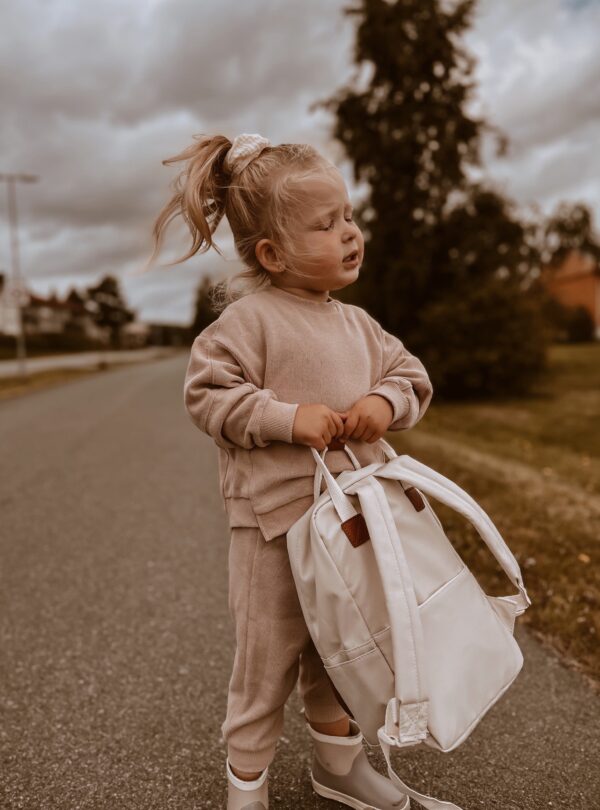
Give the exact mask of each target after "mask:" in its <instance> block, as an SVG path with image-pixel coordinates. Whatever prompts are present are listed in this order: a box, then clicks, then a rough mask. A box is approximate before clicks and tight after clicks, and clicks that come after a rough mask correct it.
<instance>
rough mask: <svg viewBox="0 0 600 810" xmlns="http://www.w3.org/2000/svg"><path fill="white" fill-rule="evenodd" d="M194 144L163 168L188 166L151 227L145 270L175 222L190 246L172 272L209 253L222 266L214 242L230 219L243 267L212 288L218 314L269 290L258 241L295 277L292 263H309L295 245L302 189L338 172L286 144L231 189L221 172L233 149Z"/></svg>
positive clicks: (220, 142)
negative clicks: (248, 296)
mask: <svg viewBox="0 0 600 810" xmlns="http://www.w3.org/2000/svg"><path fill="white" fill-rule="evenodd" d="M193 138H194V140H195V141H196V142H195V143H193V144H191V145H190V146H189V147H187V148H186V149H184V150H183V152H180V153H179V154H177V155H174V156H173V157H170V158H167V159H166V160H163V161H162V163H163V165H165V166H167V165H169V164H172V163H178V162H179V161H185V163H186V165H185V168H183V169H182V170H181V171H180V172H179V174H178V175H177V176H176V177H175V179H174V180H173V181H172V182H171V188H172V189H173V194H172V196H171V198H170V200H169V201H168V202H167V203H166V204H165V206H164V207H163V208H162V210H161V211H160V213H159V214H158V216H157V218H156V220H155V222H154V226H153V229H152V234H153V241H154V248H153V251H152V255H151V256H150V258H149V260H148V263H147V266H149V265H150V264H151V263H152V262H153V260H154V259H155V257H156V255H157V254H158V252H159V250H160V248H161V245H162V242H163V239H164V234H165V230H166V228H167V226H168V225H169V223H170V222H171V221H172V220H173V219H174V218H175V217H177V216H181V217H182V218H183V220H184V221H185V223H186V225H187V226H188V228H189V230H190V233H191V235H192V245H191V247H190V249H189V250H188V252H187V253H186V254H185V255H184V256H181V257H180V258H179V259H176V260H174V261H172V262H169V263H168V264H169V265H174V264H180V263H181V262H184V261H186V260H187V259H189V258H191V257H192V256H193V255H194V254H196V253H204V252H206V251H207V250H209V249H210V248H211V247H212V248H214V249H215V250H216V251H217V253H218V254H219V255H220V256H221V257H222V258H224V257H223V254H222V253H221V251H220V249H219V247H218V246H217V244H216V243H215V242H214V240H213V234H214V232H215V230H216V228H217V226H218V225H219V223H220V221H221V219H222V218H223V216H226V217H227V221H228V222H229V225H230V228H231V231H232V234H233V240H234V245H235V249H236V252H237V254H238V256H239V257H240V259H241V260H242V262H243V263H244V264H245V266H246V267H245V269H244V270H243V271H241V272H240V273H237V274H235V275H234V276H232V277H229V278H227V279H225V280H224V281H222V282H220V283H219V284H217V285H215V286H213V287H212V288H211V290H210V298H211V304H212V307H213V309H214V310H215V311H217V312H219V311H221V310H222V309H224V308H225V307H226V306H227V305H228V304H229V303H231V302H232V301H234V300H236V299H237V298H240V297H241V296H242V295H246V294H248V293H251V292H254V291H256V290H258V289H261V288H262V287H264V286H268V285H269V284H270V273H269V271H268V270H266V269H265V268H264V267H263V266H262V265H261V264H260V262H259V261H258V259H257V257H256V254H255V246H256V244H257V242H258V241H259V240H260V239H263V238H266V239H270V240H272V241H273V243H274V244H275V245H276V247H277V254H278V259H279V261H280V265H281V267H282V269H284V270H291V271H292V272H295V271H294V270H293V266H294V258H296V259H297V258H298V257H299V256H303V257H307V258H308V260H309V261H310V258H311V257H310V255H309V254H308V253H307V252H306V251H304V250H303V249H302V248H301V247H300V246H299V245H298V244H297V240H295V239H294V226H295V225H296V226H297V222H298V216H299V213H300V210H301V209H302V210H305V209H306V206H307V203H308V202H309V200H308V199H307V197H306V194H303V191H302V187H303V184H304V182H305V181H306V180H307V179H309V178H313V177H318V178H319V179H327V178H328V177H331V176H332V174H333V173H335V172H337V173H338V175H339V172H338V169H337V167H336V166H335V164H333V163H331V161H329V160H327V159H326V158H324V157H323V156H322V155H321V154H320V153H319V152H318V151H317V150H316V149H315V148H314V147H313V146H310V145H309V144H304V143H282V144H279V145H278V146H266V147H265V148H264V149H263V150H262V151H261V152H260V154H259V155H258V156H257V157H256V158H254V159H253V160H251V161H250V163H249V164H248V165H247V166H246V167H245V168H243V169H242V170H241V171H240V172H238V173H236V174H234V181H232V175H231V173H230V172H229V171H227V170H226V169H225V168H224V166H223V161H224V159H225V156H226V154H227V152H228V151H229V149H230V147H231V145H232V141H230V140H229V139H228V138H227V137H225V136H224V135H215V136H212V137H211V136H205V135H194V136H193ZM234 171H235V169H234ZM163 266H164V265H163ZM297 274H298V273H297ZM298 275H302V274H298ZM239 282H242V288H241V289H240V288H239V286H238V283H239ZM236 287H237V288H236Z"/></svg>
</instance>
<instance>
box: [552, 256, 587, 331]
mask: <svg viewBox="0 0 600 810" xmlns="http://www.w3.org/2000/svg"><path fill="white" fill-rule="evenodd" d="M542 278H543V280H544V286H545V287H546V289H547V290H548V292H549V294H550V295H551V296H552V297H553V298H555V299H556V300H557V301H558V302H559V303H561V304H563V305H564V306H567V307H577V306H581V307H584V308H585V309H586V310H587V311H588V312H589V313H590V315H591V316H592V319H593V321H594V326H595V334H596V338H597V339H600V266H599V265H598V262H597V261H596V260H595V259H594V258H593V257H592V256H590V255H589V254H586V253H582V252H581V251H579V250H572V251H571V252H570V253H569V254H567V256H566V257H565V259H564V260H563V261H562V263H561V264H560V265H558V266H557V267H554V266H547V267H545V268H544V269H543V271H542Z"/></svg>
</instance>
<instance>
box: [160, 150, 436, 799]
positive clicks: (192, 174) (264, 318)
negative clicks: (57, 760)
mask: <svg viewBox="0 0 600 810" xmlns="http://www.w3.org/2000/svg"><path fill="white" fill-rule="evenodd" d="M195 141H196V142H195V143H194V144H192V145H191V146H190V147H189V148H188V149H186V150H185V151H184V152H182V153H181V154H179V155H176V156H175V157H172V158H169V159H167V160H165V161H163V163H165V164H169V163H173V162H176V161H185V162H186V168H185V169H184V170H182V171H181V172H180V174H179V175H178V176H177V178H176V180H175V181H174V183H173V189H174V194H173V196H172V198H171V199H170V201H169V202H168V203H167V204H166V205H165V207H164V208H163V210H162V211H161V213H160V214H159V216H158V218H157V220H156V223H155V226H154V253H153V256H155V255H156V253H157V252H158V249H159V247H160V244H161V242H162V238H163V233H164V229H165V227H166V226H167V225H168V223H169V222H170V221H171V220H172V219H173V218H174V217H175V216H177V215H181V216H183V218H184V220H185V222H186V224H187V225H188V227H189V229H190V231H191V234H192V239H193V242H192V246H191V248H190V250H189V252H188V253H187V254H186V255H185V256H183V257H182V258H181V259H179V260H178V262H180V261H184V260H185V259H187V258H189V257H190V256H192V255H193V254H195V253H196V252H198V251H199V252H204V251H206V250H208V249H209V248H210V247H211V246H212V247H214V248H215V250H217V252H219V253H220V251H219V250H218V248H217V247H216V245H215V244H214V242H213V239H212V235H213V233H214V231H215V229H216V227H217V225H218V224H219V222H220V220H221V219H222V217H223V216H224V215H226V217H227V220H228V222H229V225H230V226H231V230H232V233H233V238H234V243H235V247H236V250H237V253H238V255H239V256H240V258H241V260H242V261H243V263H244V265H245V268H246V269H245V270H244V271H243V272H241V273H239V274H238V275H237V276H235V277H234V278H233V279H230V280H229V281H228V282H227V281H226V282H224V283H222V284H221V285H219V286H217V287H216V288H213V293H212V296H213V297H212V300H213V305H214V307H215V311H217V312H220V314H219V316H218V317H217V318H216V320H214V321H213V322H212V323H211V324H210V325H209V326H207V327H206V328H205V329H203V330H202V331H201V332H200V334H199V335H198V336H197V337H196V338H195V340H194V342H193V345H192V349H191V354H190V358H189V364H188V368H187V373H186V377H185V383H184V401H185V406H186V408H187V412H188V413H189V415H190V418H191V420H192V421H193V422H194V424H195V425H197V427H198V428H200V430H202V431H203V432H205V433H207V434H208V435H209V436H211V437H212V439H213V440H214V442H215V444H216V445H217V448H218V463H219V482H220V489H221V494H222V498H223V503H224V506H225V510H226V514H227V517H228V522H229V527H230V532H231V540H230V546H229V611H230V615H231V618H232V621H233V623H234V627H235V638H236V645H237V648H236V653H235V658H234V662H233V671H232V674H231V679H230V682H229V691H228V697H227V711H226V716H225V719H224V722H223V725H222V734H223V741H224V742H225V743H226V746H227V758H226V762H225V772H226V774H227V781H228V805H227V806H228V809H229V810H267V808H268V792H267V775H268V766H269V764H270V763H271V761H272V759H273V757H274V755H275V748H276V743H277V740H278V739H279V736H280V734H281V732H282V729H283V723H284V706H285V703H286V701H287V699H288V697H289V695H290V694H291V692H292V690H293V689H294V687H295V685H296V683H298V688H299V693H300V696H301V699H302V702H303V707H304V708H303V711H304V715H305V719H306V721H307V729H308V732H309V735H310V737H311V739H312V741H313V745H314V752H313V760H312V771H311V778H312V784H313V787H314V789H315V790H316V791H317V793H319V794H320V795H322V796H326V797H328V798H331V799H336V800H337V801H339V802H341V803H342V804H345V805H348V806H350V807H354V808H367V807H368V808H377V810H391V808H394V810H402V808H408V807H409V799H408V796H406V795H405V794H403V793H400V792H399V791H398V790H397V789H396V788H395V787H394V786H393V785H392V783H391V782H390V780H389V779H388V778H387V777H385V776H383V775H382V774H380V773H378V772H377V771H376V770H374V769H373V768H372V767H371V765H370V764H369V761H368V759H367V757H366V754H365V752H364V749H363V747H362V735H361V733H360V729H359V728H358V726H357V724H356V723H355V721H354V720H353V719H350V718H349V716H348V714H347V713H346V711H345V710H344V708H343V707H342V705H341V704H340V702H339V701H338V699H337V697H336V693H335V691H334V689H333V685H332V683H331V681H330V680H329V678H328V677H327V674H326V672H325V669H324V667H323V664H322V662H321V659H320V657H319V655H318V653H317V651H316V649H315V647H314V645H313V643H312V641H311V638H310V636H309V633H308V629H307V627H306V624H305V622H304V619H303V616H302V611H301V608H300V604H299V601H298V597H297V593H296V589H295V585H294V581H293V578H292V574H291V569H290V564H289V559H288V556H287V546H286V532H287V530H288V529H289V528H290V526H291V525H292V524H293V523H294V522H295V521H296V520H297V519H298V518H299V517H300V516H301V515H302V514H303V513H304V512H305V511H306V510H307V509H308V508H309V507H310V506H311V505H312V503H313V500H314V497H313V482H314V474H315V464H314V458H313V456H312V453H311V451H310V449H309V448H310V447H315V448H316V449H317V450H325V448H328V452H327V453H326V455H325V459H326V463H327V466H328V468H329V469H330V470H331V472H332V473H334V474H336V473H339V472H341V471H342V470H345V469H353V465H352V462H351V460H350V458H349V456H348V454H347V453H346V452H345V451H344V449H343V448H344V444H345V443H348V445H349V446H350V447H351V449H352V450H353V451H354V453H355V455H356V456H357V458H358V460H359V461H360V462H361V465H363V466H365V465H367V464H371V463H373V462H375V461H383V460H385V455H384V453H383V450H382V449H381V447H380V445H379V444H378V443H377V440H378V439H379V438H381V437H382V436H383V434H384V433H385V432H386V431H387V430H407V429H409V428H411V427H412V426H413V425H415V424H416V422H418V421H419V420H420V419H421V417H422V416H423V414H424V413H425V411H426V409H427V407H428V406H429V402H430V400H431V397H432V393H433V389H432V386H431V382H430V380H429V377H428V375H427V372H426V370H425V368H424V367H423V365H422V363H421V362H420V361H419V360H418V359H417V358H416V357H414V356H413V355H412V354H410V352H408V351H407V350H406V348H405V347H404V345H403V344H402V342H401V341H400V340H399V339H398V338H396V337H394V336H393V335H391V334H390V333H388V332H386V331H385V330H384V329H383V328H382V327H381V326H380V324H379V323H378V322H377V321H376V320H375V319H374V318H372V317H371V316H370V315H369V314H368V313H367V312H366V311H365V310H364V309H362V308H361V307H359V306H355V305H352V304H344V303H342V302H340V301H338V300H337V299H334V298H332V297H331V296H330V294H329V293H330V291H331V290H339V289H342V288H343V287H346V286H347V285H348V284H352V282H354V281H355V280H356V279H357V277H358V273H359V268H360V265H361V262H362V258H363V250H364V241H363V237H362V234H361V232H360V230H359V228H358V227H357V225H356V224H355V222H354V221H353V219H352V205H351V203H350V200H349V198H348V193H347V190H346V186H345V183H344V180H343V178H342V176H341V174H340V172H339V171H338V169H337V168H336V167H335V165H333V164H332V163H331V162H330V161H328V160H327V159H325V158H324V157H323V156H322V155H320V154H319V153H318V152H317V151H316V150H315V149H314V148H313V147H311V146H309V145H306V144H280V145H278V146H273V145H271V144H270V142H269V141H268V140H267V139H266V138H264V137H261V136H260V135H248V134H244V135H238V136H237V137H236V138H235V139H234V140H233V142H231V141H230V140H228V139H227V138H226V137H224V136H220V135H219V136H215V137H203V136H195ZM176 263H177V262H176ZM240 280H241V281H242V282H245V283H246V287H245V289H244V290H242V291H240V290H239V289H238V290H236V289H235V282H239V281H240ZM324 485H325V484H324V482H323V487H324Z"/></svg>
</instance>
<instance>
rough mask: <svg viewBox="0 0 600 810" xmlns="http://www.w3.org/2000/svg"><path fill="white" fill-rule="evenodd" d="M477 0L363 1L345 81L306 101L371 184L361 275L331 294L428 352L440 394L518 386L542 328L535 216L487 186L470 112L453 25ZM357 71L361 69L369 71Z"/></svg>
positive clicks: (522, 386) (530, 366) (532, 364)
mask: <svg viewBox="0 0 600 810" xmlns="http://www.w3.org/2000/svg"><path fill="white" fill-rule="evenodd" d="M475 5H476V3H475V0H459V2H455V3H453V4H452V5H450V4H448V3H442V2H441V1H440V0H401V2H394V1H393V0H390V1H389V2H386V0H360V1H359V2H358V3H357V4H356V5H354V6H351V7H347V8H346V9H344V13H345V14H349V15H352V16H354V17H356V19H357V27H356V40H355V48H354V59H355V62H356V65H357V67H358V71H357V75H356V76H355V78H354V80H353V81H352V82H351V85H350V86H347V87H343V88H341V89H340V90H339V91H338V92H337V93H336V94H334V95H333V96H332V97H331V98H329V99H326V100H321V101H319V102H317V103H316V104H315V105H313V107H320V106H323V107H326V108H327V109H329V110H330V111H332V112H333V113H334V116H335V118H334V132H333V134H334V137H335V138H336V139H337V140H339V141H340V142H341V143H342V145H343V147H344V149H345V152H346V154H347V155H348V158H349V159H350V160H351V162H352V164H353V169H354V176H355V180H356V181H357V182H359V183H362V182H365V181H366V186H367V188H368V193H367V195H366V197H365V198H364V200H363V201H362V203H361V204H359V205H358V206H357V212H356V215H357V219H358V221H359V224H360V225H361V227H362V229H363V231H364V233H365V237H366V242H367V244H366V253H365V262H364V264H363V269H362V271H361V276H360V277H359V279H358V281H357V282H356V284H355V285H352V287H350V288H347V290H345V291H344V292H343V293H341V294H340V297H341V298H343V299H344V300H347V301H354V302H356V303H360V304H361V305H362V306H364V307H365V308H366V309H367V310H368V311H369V312H371V314H372V315H373V316H374V317H376V318H377V319H378V320H379V321H380V322H381V324H382V326H383V327H384V328H385V329H387V330H388V331H390V332H392V333H394V334H396V335H398V336H399V337H401V339H402V340H403V341H404V343H405V344H406V346H407V348H408V349H409V350H411V351H413V352H415V353H417V354H418V355H419V356H420V357H421V359H422V360H423V362H424V363H425V364H426V366H427V368H428V371H429V373H430V376H431V378H432V381H433V384H434V387H435V390H436V394H437V395H438V396H441V397H446V396H447V397H465V396H467V397H468V396H480V395H489V394H500V393H502V394H513V393H519V392H524V391H526V390H527V389H528V387H529V386H530V385H531V383H532V382H533V380H534V379H535V377H536V376H537V374H538V373H539V372H540V371H541V370H542V369H543V368H544V365H545V349H546V346H547V343H548V339H549V333H548V330H547V329H546V327H545V322H544V320H543V317H542V314H541V307H540V306H539V295H538V290H537V286H536V285H535V284H533V283H532V282H533V279H534V278H535V273H536V272H537V268H538V265H539V259H540V256H539V245H538V243H537V240H536V232H537V229H536V224H535V223H528V222H524V221H522V220H521V218H520V217H519V215H518V213H517V211H516V210H515V207H514V205H513V204H512V203H511V202H510V201H508V200H506V199H505V198H504V196H503V195H502V194H501V193H500V192H498V191H497V190H495V189H494V188H493V187H491V186H490V185H486V184H485V183H484V182H483V181H481V180H474V179H472V177H470V176H469V172H468V168H469V167H478V166H480V164H481V160H480V146H481V138H482V135H483V133H484V131H485V130H487V131H488V132H489V133H490V135H491V136H493V137H494V138H495V141H496V148H497V151H498V153H502V152H503V151H504V150H505V149H506V147H507V143H508V142H507V139H506V137H505V136H504V135H503V134H502V133H501V132H498V130H496V128H494V127H492V126H489V125H488V124H486V122H485V121H483V120H481V119H478V118H476V117H474V116H472V115H469V114H468V112H467V111H466V109H465V108H466V106H467V102H468V101H469V99H470V95H471V92H472V89H473V86H474V85H473V82H472V81H471V79H470V75H471V73H472V69H473V66H474V59H473V57H472V56H470V55H469V54H468V52H467V51H466V50H465V49H464V48H463V47H462V45H461V42H460V37H461V35H462V34H463V33H464V31H465V30H466V29H467V27H468V26H469V24H470V22H471V17H472V14H473V11H474V8H475ZM365 74H367V76H365Z"/></svg>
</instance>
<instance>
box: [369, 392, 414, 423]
mask: <svg viewBox="0 0 600 810" xmlns="http://www.w3.org/2000/svg"><path fill="white" fill-rule="evenodd" d="M409 391H410V385H409V386H408V388H407V389H406V390H404V391H403V390H402V389H401V388H400V387H399V386H398V384H397V383H394V382H385V383H382V384H381V385H378V386H377V387H376V388H372V389H371V390H370V391H369V394H378V395H379V396H380V397H383V398H384V399H387V401H388V402H389V403H390V405H391V406H392V408H393V409H394V416H393V418H392V422H391V424H393V423H394V422H397V421H398V419H401V418H402V417H403V416H406V414H407V413H408V412H409V410H410V400H409V398H408V392H409Z"/></svg>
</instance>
